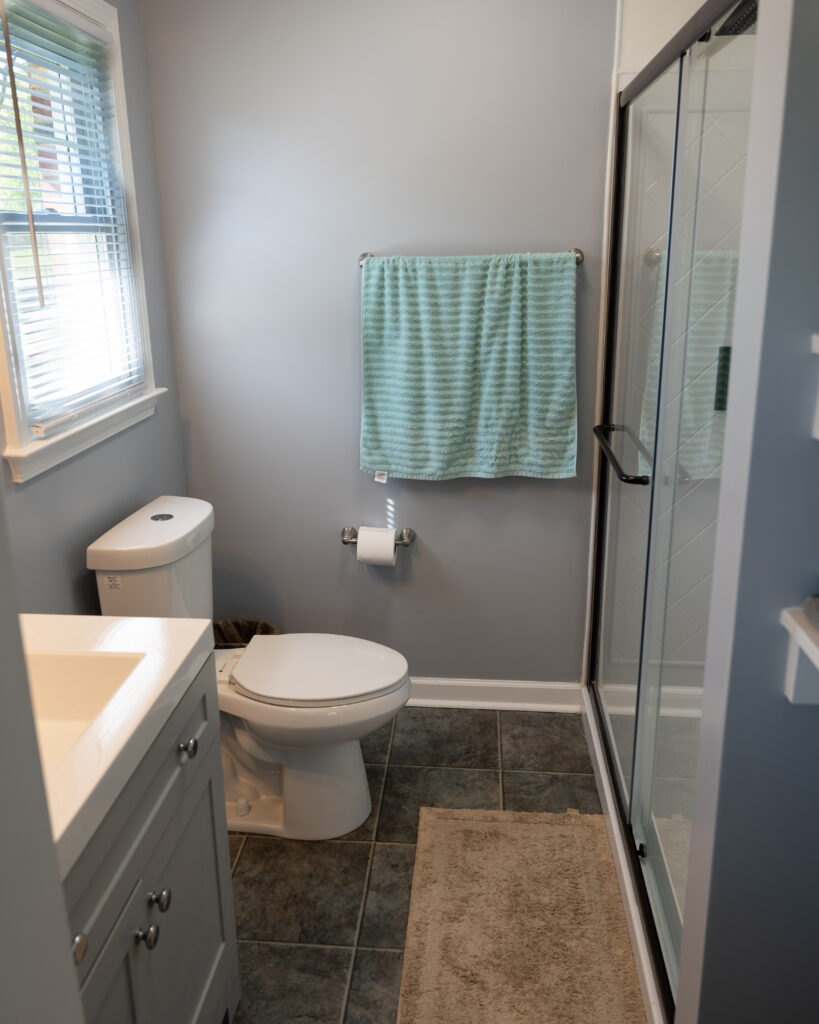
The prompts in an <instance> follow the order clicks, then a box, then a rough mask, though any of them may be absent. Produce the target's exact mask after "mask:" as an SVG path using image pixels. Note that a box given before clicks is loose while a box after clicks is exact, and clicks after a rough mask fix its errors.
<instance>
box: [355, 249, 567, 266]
mask: <svg viewBox="0 0 819 1024" xmlns="http://www.w3.org/2000/svg"><path fill="white" fill-rule="evenodd" d="M569 252H573V253H574V259H575V263H576V264H577V265H578V267H579V266H580V264H581V263H582V262H583V260H584V259H585V258H586V257H585V256H584V255H583V250H582V249H569ZM369 256H375V253H374V252H362V254H361V255H360V256H359V257H358V265H359V267H363V266H364V260H366V259H367V258H368V257H369Z"/></svg>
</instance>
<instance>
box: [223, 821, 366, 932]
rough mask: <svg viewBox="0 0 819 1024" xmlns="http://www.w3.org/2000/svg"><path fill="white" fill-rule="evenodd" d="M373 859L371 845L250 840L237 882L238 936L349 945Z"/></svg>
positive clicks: (235, 895)
mask: <svg viewBox="0 0 819 1024" xmlns="http://www.w3.org/2000/svg"><path fill="white" fill-rule="evenodd" d="M369 858H370V845H369V843H335V842H330V841H327V842H314V843H307V842H297V841H296V840H293V839H273V838H268V837H266V836H250V837H249V838H248V840H247V843H246V844H245V848H244V850H243V851H242V856H241V858H240V859H239V864H238V866H237V868H236V873H235V874H234V876H233V900H234V907H235V910H236V932H237V935H238V936H239V938H240V939H257V940H264V941H268V942H305V943H317V944H328V945H338V946H348V945H351V944H352V943H353V941H354V939H355V933H356V928H357V926H358V915H359V910H360V908H361V900H362V897H363V895H364V881H365V878H366V874H367V865H368V863H369Z"/></svg>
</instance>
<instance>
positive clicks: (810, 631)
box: [779, 608, 819, 704]
mask: <svg viewBox="0 0 819 1024" xmlns="http://www.w3.org/2000/svg"><path fill="white" fill-rule="evenodd" d="M779 621H780V622H781V623H782V625H783V626H784V627H785V629H787V631H788V632H789V633H790V637H791V639H790V644H789V646H788V661H787V664H786V666H785V696H786V697H787V698H788V700H789V701H790V702H791V703H792V704H819V629H817V627H816V626H814V625H813V624H812V623H811V621H810V619H809V618H808V617H807V615H805V613H804V612H803V611H802V609H801V608H786V609H785V610H784V611H783V612H782V615H781V616H780V618H779Z"/></svg>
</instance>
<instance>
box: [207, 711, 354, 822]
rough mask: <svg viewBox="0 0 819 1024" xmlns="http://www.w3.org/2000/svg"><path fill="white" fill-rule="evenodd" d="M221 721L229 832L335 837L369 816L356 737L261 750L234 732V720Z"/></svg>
mask: <svg viewBox="0 0 819 1024" xmlns="http://www.w3.org/2000/svg"><path fill="white" fill-rule="evenodd" d="M234 722H235V720H234ZM226 724H227V723H225V722H224V720H223V728H222V770H223V774H224V778H225V808H226V811H227V824H228V828H229V829H231V830H232V831H236V832H251V833H258V834H260V835H271V836H282V837H283V838H287V839H336V838H338V837H339V836H343V835H346V834H347V833H348V832H352V831H353V830H354V829H356V828H358V826H359V825H361V824H362V823H363V822H365V821H366V820H367V818H368V817H369V815H370V811H371V810H372V801H371V800H370V790H369V786H368V784H367V773H366V770H365V768H364V758H363V757H362V755H361V744H360V743H359V742H358V740H350V741H347V742H345V743H338V744H336V745H334V746H331V747H323V748H321V749H318V750H275V751H274V750H271V749H269V748H267V749H265V750H264V751H263V752H262V751H261V750H259V749H258V748H256V747H255V745H252V744H251V743H249V742H248V740H247V737H246V736H245V737H242V735H241V733H239V735H237V732H236V731H235V730H234V728H233V723H230V725H229V727H228V728H225V725H226ZM247 747H250V749H247ZM251 750H252V751H253V752H251ZM262 753H263V755H264V756H263V757H260V756H256V755H258V754H262ZM242 811H244V813H241V812H242Z"/></svg>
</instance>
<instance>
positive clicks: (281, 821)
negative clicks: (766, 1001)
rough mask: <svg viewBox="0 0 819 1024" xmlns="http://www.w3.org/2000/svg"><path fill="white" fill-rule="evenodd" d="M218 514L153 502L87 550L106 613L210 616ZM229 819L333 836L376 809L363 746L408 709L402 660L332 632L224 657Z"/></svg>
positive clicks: (277, 831) (257, 828) (255, 645)
mask: <svg viewBox="0 0 819 1024" xmlns="http://www.w3.org/2000/svg"><path fill="white" fill-rule="evenodd" d="M213 523H214V517H213V507H212V506H211V505H210V504H209V503H208V502H206V501H200V500H199V499H196V498H178V497H163V498H157V499H156V501H153V502H151V503H150V504H149V505H146V506H145V507H144V508H141V509H139V510H138V511H137V512H135V513H134V514H133V515H131V516H129V517H128V518H127V519H125V520H123V521H122V522H121V523H119V524H118V525H117V526H114V527H113V528H112V529H111V530H109V531H108V532H107V533H106V534H104V535H103V536H102V537H100V538H99V539H98V540H96V541H95V542H94V543H93V544H91V545H90V546H89V548H88V552H87V565H88V568H89V569H93V570H95V571H96V574H97V590H98V593H99V598H100V607H101V609H102V613H103V615H151V616H160V617H172V618H173V617H177V616H185V617H191V618H200V617H201V618H208V619H212V618H213V593H212V583H211V533H212V531H213ZM216 668H217V690H218V696H219V712H220V726H221V734H222V768H223V774H224V782H225V805H226V811H227V823H228V827H229V828H231V829H236V830H238V831H242V832H259V833H263V834H267V835H279V836H285V837H287V838H290V839H332V838H335V837H336V836H340V835H345V834H346V833H348V832H351V831H353V829H355V828H357V827H358V826H359V825H361V824H362V823H363V822H364V821H366V819H367V817H368V816H369V813H370V810H371V801H370V793H369V787H368V784H367V775H366V771H365V769H364V759H363V757H362V754H361V744H360V742H359V741H360V740H361V738H362V737H364V736H366V735H367V734H368V733H370V732H373V731H374V730H375V729H377V728H378V727H379V726H381V725H383V724H384V723H385V722H388V721H390V719H392V718H393V717H394V716H395V715H396V714H397V713H398V711H399V709H400V708H401V707H402V706H403V705H404V704H405V703H406V702H407V700H408V698H409V695H410V680H409V674H408V667H407V662H406V659H405V658H404V657H403V656H402V655H400V654H398V653H397V652H396V651H393V650H390V648H388V647H383V646H382V645H380V644H375V643H372V642H370V641H368V640H360V639H358V638H356V637H349V636H338V635H335V634H329V633H289V634H283V635H278V636H275V635H274V636H255V637H253V639H252V640H251V641H250V643H249V644H248V646H247V647H246V648H245V649H244V650H240V651H236V650H228V651H217V652H216Z"/></svg>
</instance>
